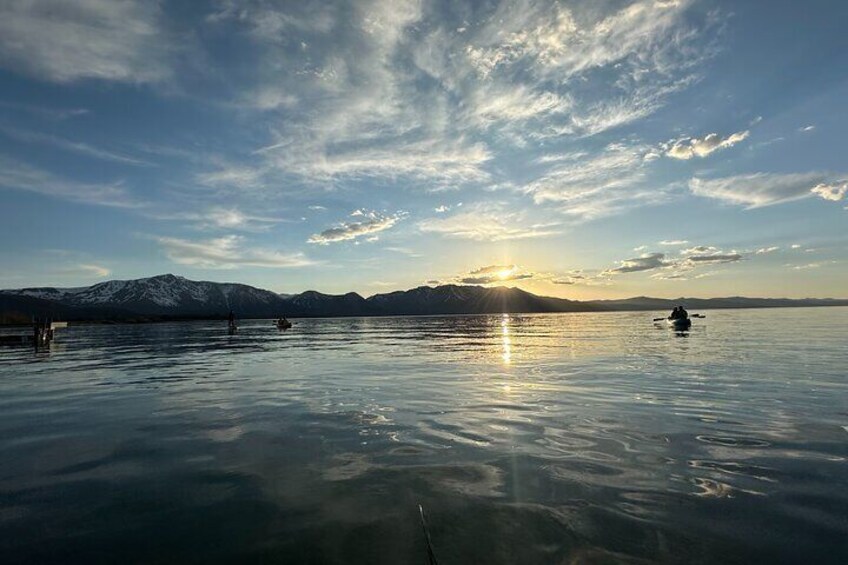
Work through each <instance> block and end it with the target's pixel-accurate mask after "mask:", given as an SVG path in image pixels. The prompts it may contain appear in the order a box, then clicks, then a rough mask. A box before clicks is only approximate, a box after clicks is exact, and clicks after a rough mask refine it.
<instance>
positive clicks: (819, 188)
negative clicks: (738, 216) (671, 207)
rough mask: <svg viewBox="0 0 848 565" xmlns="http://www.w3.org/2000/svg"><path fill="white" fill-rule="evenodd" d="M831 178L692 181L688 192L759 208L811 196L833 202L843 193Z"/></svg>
mask: <svg viewBox="0 0 848 565" xmlns="http://www.w3.org/2000/svg"><path fill="white" fill-rule="evenodd" d="M832 178H833V177H832V175H830V174H828V173H819V172H810V173H794V174H777V173H754V174H749V175H738V176H733V177H724V178H717V179H699V178H693V179H692V180H691V181H689V189H690V190H691V191H692V193H693V194H695V195H697V196H703V197H706V198H715V199H717V200H723V201H725V202H729V203H732V204H741V205H745V206H748V207H750V208H758V207H762V206H771V205H773V204H781V203H784V202H791V201H793V200H800V199H802V198H807V197H809V196H812V195H813V194H818V195H819V196H822V197H824V198H826V199H832V197H835V196H837V195H839V193H840V191H841V190H842V187H841V186H834V185H833V181H832V180H830V179H832ZM837 182H842V181H837Z"/></svg>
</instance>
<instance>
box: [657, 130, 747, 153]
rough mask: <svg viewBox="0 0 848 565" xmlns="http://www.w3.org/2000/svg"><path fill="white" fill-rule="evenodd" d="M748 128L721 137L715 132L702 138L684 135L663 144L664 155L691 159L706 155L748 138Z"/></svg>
mask: <svg viewBox="0 0 848 565" xmlns="http://www.w3.org/2000/svg"><path fill="white" fill-rule="evenodd" d="M748 135H750V132H749V131H748V130H745V131H740V132H736V133H733V134H730V135H729V136H727V137H721V136H720V135H719V134H717V133H711V134H708V135H706V136H704V137H702V138H697V137H684V138H682V139H678V140H676V141H670V142H669V143H667V144H665V150H666V153H665V154H666V155H667V156H669V157H671V158H672V159H683V160H687V159H692V158H693V157H707V156H709V155H710V154H712V153H714V152H716V151H718V150H719V149H726V148H728V147H733V146H734V145H736V144H737V143H739V142H740V141H744V140H745V139H747V138H748Z"/></svg>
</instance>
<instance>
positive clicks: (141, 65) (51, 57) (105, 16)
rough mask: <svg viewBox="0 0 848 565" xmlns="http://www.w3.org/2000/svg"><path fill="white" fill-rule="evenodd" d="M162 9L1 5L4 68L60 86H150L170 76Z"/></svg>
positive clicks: (20, 0) (91, 0)
mask: <svg viewBox="0 0 848 565" xmlns="http://www.w3.org/2000/svg"><path fill="white" fill-rule="evenodd" d="M160 19H161V13H160V5H159V3H158V2H146V1H143V0H138V1H136V0H123V1H120V2H115V1H113V0H81V1H75V2H65V1H63V0H9V1H6V2H2V3H0V61H2V62H3V66H5V67H7V68H11V69H13V70H16V71H21V72H24V73H26V74H29V75H31V76H34V77H36V78H40V79H43V80H48V81H54V82H71V81H76V80H80V79H102V80H109V81H119V82H129V83H147V82H158V81H162V80H164V79H166V78H168V77H169V76H170V70H169V65H168V60H169V57H171V56H172V55H173V53H172V52H171V50H170V47H169V46H170V42H169V41H168V39H167V38H166V37H165V36H164V34H163V33H162V31H161V29H160Z"/></svg>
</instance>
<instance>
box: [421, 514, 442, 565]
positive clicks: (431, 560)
mask: <svg viewBox="0 0 848 565" xmlns="http://www.w3.org/2000/svg"><path fill="white" fill-rule="evenodd" d="M418 512H419V514H420V515H421V528H422V529H423V530H424V541H426V542H427V563H428V564H429V565H439V562H438V561H436V554H435V553H433V542H432V541H431V540H430V530H429V529H427V519H426V518H425V517H424V507H423V506H421V505H420V504H419V505H418Z"/></svg>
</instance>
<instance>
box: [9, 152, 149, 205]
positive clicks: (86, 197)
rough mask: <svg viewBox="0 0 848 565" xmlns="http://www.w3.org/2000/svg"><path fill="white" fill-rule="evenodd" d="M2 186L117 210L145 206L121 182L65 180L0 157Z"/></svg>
mask: <svg viewBox="0 0 848 565" xmlns="http://www.w3.org/2000/svg"><path fill="white" fill-rule="evenodd" d="M0 187H2V188H6V189H11V190H25V191H28V192H35V193H38V194H43V195H46V196H52V197H55V198H61V199H64V200H70V201H74V202H82V203H85V204H96V205H99V206H113V207H118V208H137V207H140V206H142V204H141V203H140V202H138V201H137V200H135V199H134V198H133V197H132V195H131V194H130V192H129V191H128V190H127V188H126V187H125V186H124V185H123V183H121V182H115V183H111V184H98V183H85V182H77V181H71V180H66V179H63V178H61V177H58V176H56V175H54V174H53V173H50V172H48V171H44V170H41V169H36V168H34V167H31V166H29V165H27V164H25V163H21V162H19V161H15V160H13V159H9V158H8V157H4V156H2V155H0Z"/></svg>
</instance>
